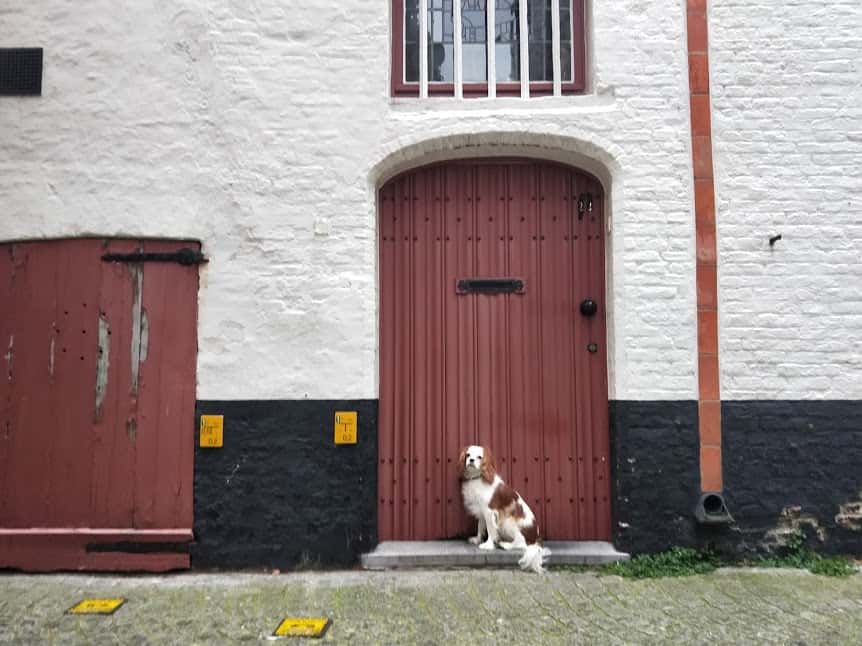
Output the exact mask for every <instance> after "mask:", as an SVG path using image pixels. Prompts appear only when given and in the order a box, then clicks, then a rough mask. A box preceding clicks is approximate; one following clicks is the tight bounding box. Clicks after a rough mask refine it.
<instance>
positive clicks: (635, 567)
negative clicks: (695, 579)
mask: <svg viewBox="0 0 862 646" xmlns="http://www.w3.org/2000/svg"><path fill="white" fill-rule="evenodd" d="M719 565H721V563H720V561H719V559H718V557H717V556H716V555H715V554H713V553H712V552H700V551H698V550H695V549H691V548H689V547H673V548H671V549H669V550H668V551H666V552H660V553H658V554H640V555H638V556H635V557H633V558H632V559H631V560H630V561H621V562H619V563H612V564H611V565H608V566H605V567H604V568H602V572H604V573H607V574H617V575H619V576H622V577H627V578H631V579H653V578H657V577H664V576H691V575H693V574H706V573H707V572H712V571H713V570H715V569H716V568H717V567H718V566H719Z"/></svg>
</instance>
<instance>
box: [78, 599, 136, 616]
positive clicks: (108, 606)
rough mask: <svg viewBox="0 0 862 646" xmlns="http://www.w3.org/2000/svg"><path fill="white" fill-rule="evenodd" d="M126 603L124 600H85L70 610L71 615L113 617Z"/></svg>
mask: <svg viewBox="0 0 862 646" xmlns="http://www.w3.org/2000/svg"><path fill="white" fill-rule="evenodd" d="M124 603H126V600H125V599H123V598H117V599H84V600H83V601H79V602H78V603H76V604H75V605H74V606H72V607H71V608H69V609H68V610H67V611H66V613H67V614H70V615H112V614H114V613H115V612H116V611H117V608H119V607H120V606H122V605H123V604H124Z"/></svg>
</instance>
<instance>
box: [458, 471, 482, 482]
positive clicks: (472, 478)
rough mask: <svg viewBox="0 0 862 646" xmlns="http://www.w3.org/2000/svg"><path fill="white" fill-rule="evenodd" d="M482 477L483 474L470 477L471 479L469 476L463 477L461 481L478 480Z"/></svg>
mask: <svg viewBox="0 0 862 646" xmlns="http://www.w3.org/2000/svg"><path fill="white" fill-rule="evenodd" d="M481 477H482V474H481V473H479V474H478V475H475V476H471V477H469V478H468V477H467V476H463V477H462V478H461V479H462V480H476V479H477V478H481Z"/></svg>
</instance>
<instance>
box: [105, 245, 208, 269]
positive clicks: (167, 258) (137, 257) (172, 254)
mask: <svg viewBox="0 0 862 646" xmlns="http://www.w3.org/2000/svg"><path fill="white" fill-rule="evenodd" d="M102 260H104V261H105V262H175V263H179V264H180V265H184V266H190V265H200V264H203V263H205V262H208V260H207V259H206V258H204V255H203V254H202V253H201V252H200V251H195V250H194V249H189V248H188V247H183V248H182V249H177V250H176V251H148V252H143V251H139V252H135V253H106V254H104V255H103V256H102Z"/></svg>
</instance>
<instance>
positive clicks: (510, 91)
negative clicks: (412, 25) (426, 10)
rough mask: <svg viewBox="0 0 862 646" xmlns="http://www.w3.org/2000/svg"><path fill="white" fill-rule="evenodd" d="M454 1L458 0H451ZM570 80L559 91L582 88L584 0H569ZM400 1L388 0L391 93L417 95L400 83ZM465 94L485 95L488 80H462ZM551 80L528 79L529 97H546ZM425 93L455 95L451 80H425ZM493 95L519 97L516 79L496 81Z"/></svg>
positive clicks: (412, 87)
mask: <svg viewBox="0 0 862 646" xmlns="http://www.w3.org/2000/svg"><path fill="white" fill-rule="evenodd" d="M454 1H455V2H458V1H459V0H454ZM571 17H572V52H573V54H574V61H573V66H572V74H573V80H572V81H564V82H563V83H562V86H561V89H562V93H563V94H577V93H579V92H583V91H584V89H585V88H586V81H585V78H586V54H587V48H586V42H585V39H584V0H572V11H571ZM403 79H404V0H392V96H395V97H399V96H419V83H405V82H404V80H403ZM462 92H463V94H464V96H465V97H483V96H488V83H464V84H463V85H462ZM553 93H554V84H553V82H551V81H530V96H550V95H552V94H553ZM428 96H429V97H430V96H455V85H454V84H453V83H429V84H428ZM497 96H521V83H520V82H514V83H513V82H511V81H509V82H498V83H497Z"/></svg>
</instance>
